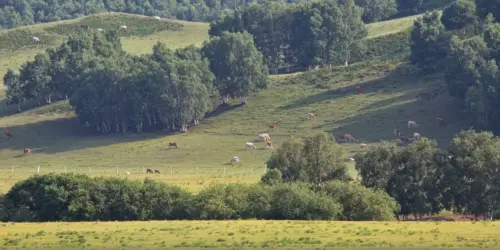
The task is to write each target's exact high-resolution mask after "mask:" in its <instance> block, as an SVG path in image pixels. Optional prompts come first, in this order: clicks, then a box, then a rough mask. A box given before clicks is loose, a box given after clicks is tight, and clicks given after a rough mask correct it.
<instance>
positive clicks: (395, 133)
mask: <svg viewBox="0 0 500 250" xmlns="http://www.w3.org/2000/svg"><path fill="white" fill-rule="evenodd" d="M394 135H395V136H401V131H400V130H399V129H397V128H395V129H394Z"/></svg>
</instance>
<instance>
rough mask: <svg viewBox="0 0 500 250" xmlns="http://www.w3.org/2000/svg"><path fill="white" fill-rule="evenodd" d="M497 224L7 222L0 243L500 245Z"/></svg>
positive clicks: (80, 245) (63, 245)
mask: <svg viewBox="0 0 500 250" xmlns="http://www.w3.org/2000/svg"><path fill="white" fill-rule="evenodd" d="M499 226H500V224H499V223H497V222H480V223H474V222H452V223H438V222H418V223H415V222H408V223H396V222H319V221H169V222H168V223H167V222H163V221H148V222H88V223H36V224H35V223H8V224H7V223H4V224H1V225H0V238H1V239H0V241H1V242H0V244H2V245H3V246H4V247H8V248H11V247H20V248H25V249H35V248H36V249H61V248H64V249H75V248H83V247H84V248H85V249H117V248H120V249H133V248H137V247H140V248H141V249H160V248H162V249H165V248H176V249H200V248H207V247H210V248H216V249H221V248H223V249H229V248H230V249H240V248H254V249H264V248H265V249H320V248H349V249H353V248H354V249H369V248H377V249H401V248H412V249H441V248H469V249H479V248H486V247H487V248H495V247H496V248H498V247H500V237H499V236H500V234H499V233H498V230H497V228H498V227H499Z"/></svg>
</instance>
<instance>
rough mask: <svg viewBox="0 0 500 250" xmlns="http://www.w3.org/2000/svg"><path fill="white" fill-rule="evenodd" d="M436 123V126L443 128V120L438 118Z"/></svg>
mask: <svg viewBox="0 0 500 250" xmlns="http://www.w3.org/2000/svg"><path fill="white" fill-rule="evenodd" d="M437 121H438V126H444V119H442V118H439V117H438V118H437Z"/></svg>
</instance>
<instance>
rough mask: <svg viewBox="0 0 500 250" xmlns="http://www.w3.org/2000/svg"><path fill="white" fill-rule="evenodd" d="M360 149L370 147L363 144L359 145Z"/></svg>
mask: <svg viewBox="0 0 500 250" xmlns="http://www.w3.org/2000/svg"><path fill="white" fill-rule="evenodd" d="M359 147H360V148H367V147H368V144H366V143H361V144H359Z"/></svg>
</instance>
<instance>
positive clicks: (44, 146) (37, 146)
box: [0, 118, 166, 154]
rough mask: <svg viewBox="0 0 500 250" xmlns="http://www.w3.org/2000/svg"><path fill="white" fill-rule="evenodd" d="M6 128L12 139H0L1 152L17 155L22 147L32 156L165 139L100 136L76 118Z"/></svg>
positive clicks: (146, 135)
mask: <svg viewBox="0 0 500 250" xmlns="http://www.w3.org/2000/svg"><path fill="white" fill-rule="evenodd" d="M9 129H10V131H11V132H12V135H13V137H12V138H9V139H3V140H0V150H3V149H10V150H19V152H20V154H22V151H23V150H24V148H31V151H32V153H45V154H55V153H61V152H66V151H72V150H79V149H86V148H95V147H102V146H108V145H112V144H117V143H127V142H134V141H142V140H149V139H155V138H160V137H163V136H166V134H165V133H161V132H154V133H153V132H151V133H149V132H147V133H141V134H137V133H126V134H123V133H110V134H102V133H99V132H96V131H95V130H92V129H90V128H85V127H84V126H82V124H80V123H79V121H78V119H76V118H62V119H56V120H48V121H41V122H36V123H29V124H24V125H19V126H10V127H9Z"/></svg>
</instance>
